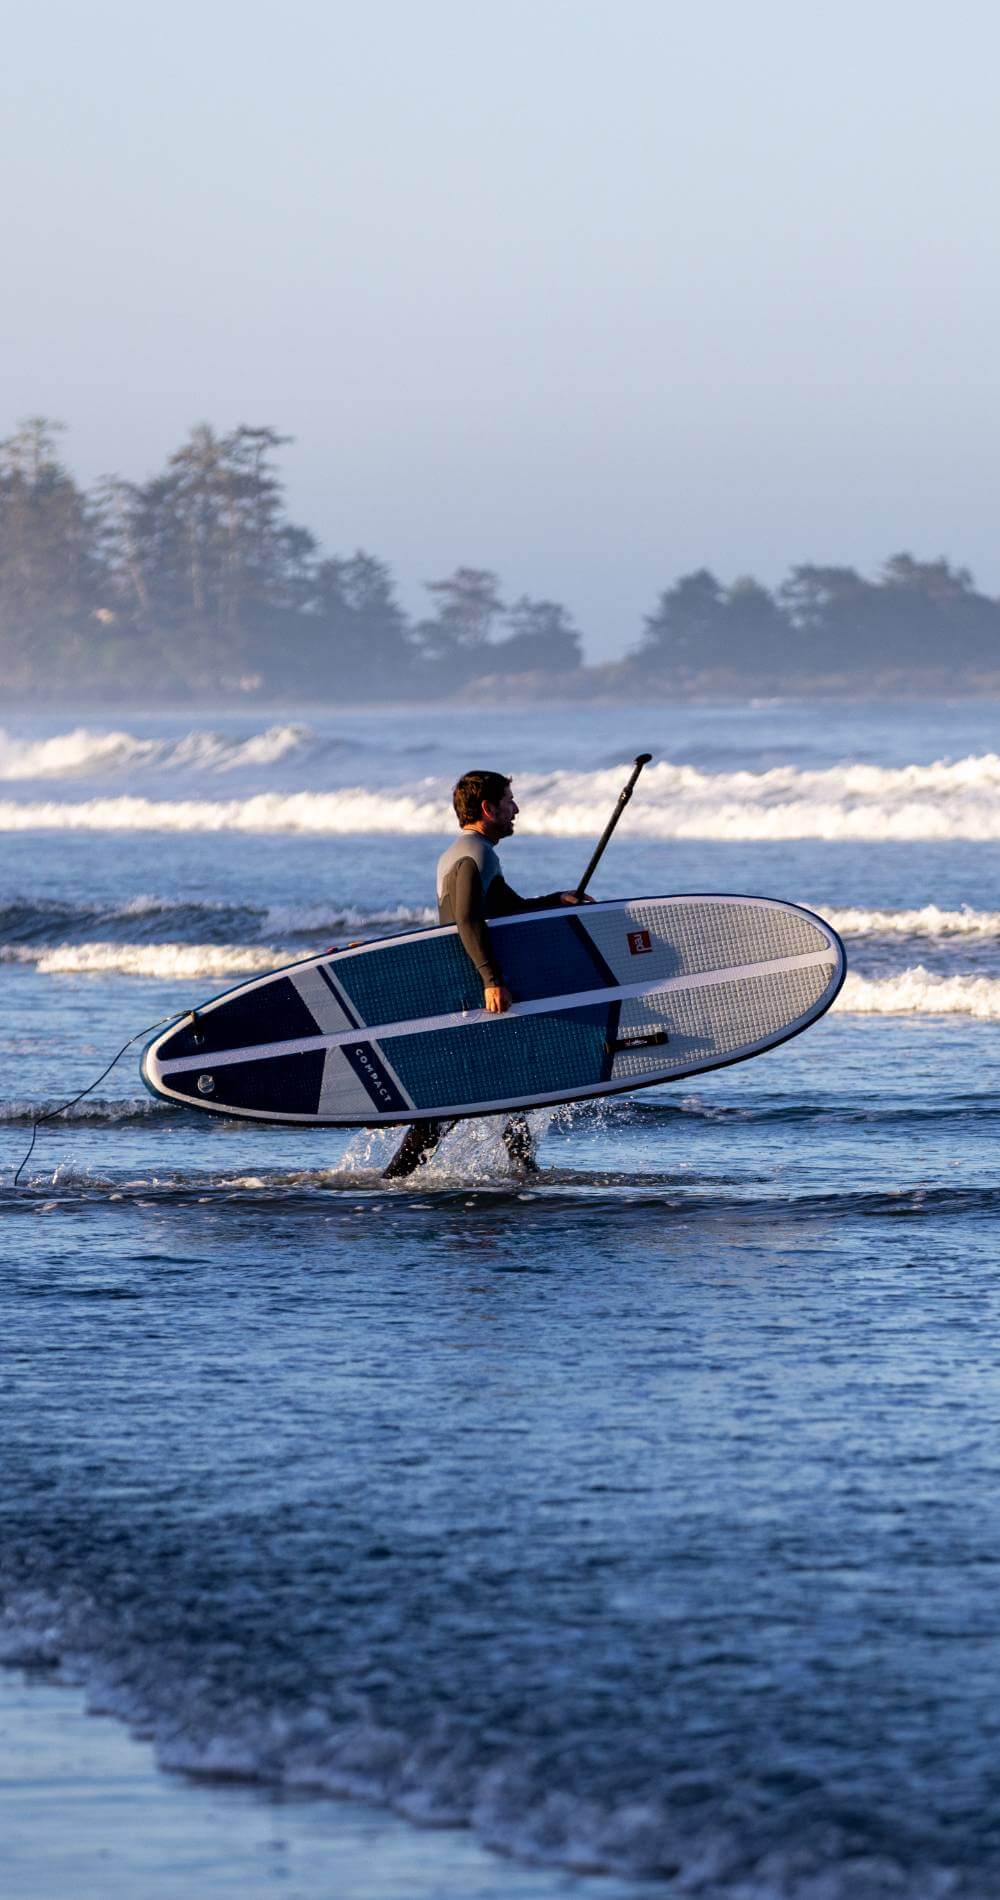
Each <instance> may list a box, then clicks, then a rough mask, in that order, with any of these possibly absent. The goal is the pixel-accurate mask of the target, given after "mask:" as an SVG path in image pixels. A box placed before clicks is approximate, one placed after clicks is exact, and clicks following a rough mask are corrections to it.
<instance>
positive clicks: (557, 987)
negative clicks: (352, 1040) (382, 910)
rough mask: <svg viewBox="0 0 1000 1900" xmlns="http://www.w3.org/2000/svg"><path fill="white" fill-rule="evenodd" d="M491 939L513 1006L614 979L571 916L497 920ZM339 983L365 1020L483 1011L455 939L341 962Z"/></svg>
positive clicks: (430, 941) (402, 1019)
mask: <svg viewBox="0 0 1000 1900" xmlns="http://www.w3.org/2000/svg"><path fill="white" fill-rule="evenodd" d="M490 936H491V938H492V940H493V947H494V949H495V951H496V954H497V959H498V961H499V964H500V968H501V970H502V972H503V975H504V979H505V981H506V983H507V987H508V988H509V989H510V990H511V991H512V993H513V996H514V1000H515V1002H518V1003H532V1002H535V1001H537V1000H538V999H539V998H540V997H544V996H565V995H567V994H568V993H572V991H574V990H599V989H603V988H605V987H607V986H609V985H611V984H613V983H614V977H613V976H612V974H611V972H610V970H609V969H608V967H607V965H606V964H605V962H604V960H603V958H602V957H601V955H600V953H599V951H597V950H596V949H595V947H594V945H593V944H592V943H591V942H590V939H589V937H587V935H586V932H585V930H584V929H583V928H582V927H581V925H580V923H579V920H578V919H576V918H574V917H572V916H565V917H540V918H539V919H538V920H537V921H536V922H532V923H531V924H530V926H529V925H525V924H518V923H513V922H511V921H510V920H509V919H504V918H496V919H494V920H493V921H492V922H491V924H490ZM336 975H337V982H338V983H339V984H340V987H341V989H342V990H343V992H344V994H345V996H347V997H348V998H349V999H350V1001H351V1003H352V1004H353V1005H354V1008H355V1009H356V1010H357V1012H358V1014H359V1015H360V1016H361V1019H362V1021H363V1022H365V1023H368V1024H371V1025H374V1024H377V1023H406V1022H416V1021H418V1020H419V1019H420V1018H421V1017H424V1016H450V1015H452V1014H454V1013H456V1012H458V1011H460V1010H470V1009H482V1006H483V991H482V985H481V983H480V981H479V976H478V974H477V972H476V970H475V969H474V967H473V965H472V963H471V962H470V960H469V958H468V957H467V956H466V954H465V951H464V950H463V949H462V945H461V943H460V942H459V939H458V937H457V936H448V937H427V938H425V939H424V940H423V941H422V942H419V943H414V942H413V941H412V939H409V940H404V941H401V942H400V943H399V945H398V946H393V947H391V948H389V949H386V950H380V951H379V952H378V954H377V955H370V954H366V955H363V956H356V957H344V958H342V959H339V960H338V962H337V965H336Z"/></svg>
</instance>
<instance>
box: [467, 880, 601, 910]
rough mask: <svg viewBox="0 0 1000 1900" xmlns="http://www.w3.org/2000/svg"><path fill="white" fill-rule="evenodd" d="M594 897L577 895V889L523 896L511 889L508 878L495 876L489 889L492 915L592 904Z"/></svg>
mask: <svg viewBox="0 0 1000 1900" xmlns="http://www.w3.org/2000/svg"><path fill="white" fill-rule="evenodd" d="M593 901H594V900H593V898H592V897H577V894H576V892H575V891H549V892H548V893H547V895H546V896H545V897H522V896H521V895H520V893H519V892H518V891H514V890H512V889H511V887H510V885H509V884H508V882H507V880H506V878H504V877H495V878H494V879H493V882H492V884H491V885H490V889H489V914H490V916H491V917H515V916H517V915H518V913H519V912H521V911H525V910H558V908H559V906H560V904H592V903H593Z"/></svg>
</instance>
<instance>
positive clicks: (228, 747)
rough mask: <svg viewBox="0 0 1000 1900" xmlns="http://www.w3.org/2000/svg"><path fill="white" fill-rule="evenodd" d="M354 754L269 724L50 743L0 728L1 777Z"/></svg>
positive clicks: (221, 767) (223, 767)
mask: <svg viewBox="0 0 1000 1900" xmlns="http://www.w3.org/2000/svg"><path fill="white" fill-rule="evenodd" d="M346 750H350V751H354V750H356V742H354V741H350V740H344V739H320V738H319V736H318V735H317V734H316V733H315V732H314V731H313V730H312V728H311V727H310V726H303V725H296V724H293V723H290V724H288V725H283V726H269V727H268V728H267V730H266V731H265V732H255V733H251V734H249V735H248V736H247V737H245V738H237V739H232V738H226V737H225V735H224V734H222V733H219V732H198V731H195V732H187V733H185V734H184V735H183V737H182V738H180V739H139V738H136V737H135V735H134V734H133V733H131V732H114V731H112V732H92V731H91V730H90V729H89V728H88V727H86V726H77V727H75V728H74V730H73V731H72V732H60V733H56V734H54V735H53V736H52V737H51V738H49V739H15V738H13V737H12V736H11V734H10V733H8V732H5V731H3V730H2V729H0V779H7V780H14V779H37V778H86V777H88V776H90V775H94V774H100V773H106V772H127V771H162V772H190V771H202V772H220V773H225V772H243V771H248V770H252V769H253V768H255V767H261V766H263V767H266V766H273V765H279V764H283V763H285V764H287V763H289V762H290V761H293V760H294V761H296V762H298V761H303V760H306V759H314V758H316V757H318V756H319V755H320V754H329V753H331V752H333V753H338V752H342V751H346Z"/></svg>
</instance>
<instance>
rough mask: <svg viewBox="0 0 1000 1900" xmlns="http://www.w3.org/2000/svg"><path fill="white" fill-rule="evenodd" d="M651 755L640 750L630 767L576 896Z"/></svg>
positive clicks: (599, 856)
mask: <svg viewBox="0 0 1000 1900" xmlns="http://www.w3.org/2000/svg"><path fill="white" fill-rule="evenodd" d="M652 756H653V754H652V753H651V752H640V754H639V756H638V758H637V759H636V762H635V764H634V766H633V767H632V773H631V777H630V778H629V782H628V784H627V785H623V786H622V789H621V791H620V792H619V794H618V803H617V805H616V806H615V808H614V811H613V812H612V814H611V816H610V818H609V819H608V822H607V824H606V825H605V827H604V830H603V831H602V832H601V835H600V837H599V838H598V840H597V844H596V845H595V847H594V855H593V857H592V858H591V860H590V863H589V864H588V866H587V869H586V870H585V871H584V874H583V876H582V878H581V879H580V882H579V884H578V885H577V887H576V894H577V897H582V896H583V893H584V891H585V890H586V888H587V885H588V884H589V883H590V880H591V878H592V877H593V875H594V872H595V871H596V869H597V867H598V865H599V864H600V862H601V859H602V857H603V856H604V853H605V851H606V849H607V845H608V840H609V838H610V837H611V833H612V832H613V830H614V828H615V826H616V824H617V823H618V820H619V818H620V817H621V815H622V812H623V811H624V810H625V807H626V805H627V804H628V801H629V799H630V798H631V796H632V792H633V790H634V788H635V781H636V779H637V778H638V776H639V773H640V772H641V771H642V768H643V766H644V765H648V764H649V761H650V759H651V758H652Z"/></svg>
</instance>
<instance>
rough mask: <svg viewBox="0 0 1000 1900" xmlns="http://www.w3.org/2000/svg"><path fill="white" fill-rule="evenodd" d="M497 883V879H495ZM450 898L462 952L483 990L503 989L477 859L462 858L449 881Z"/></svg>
mask: <svg viewBox="0 0 1000 1900" xmlns="http://www.w3.org/2000/svg"><path fill="white" fill-rule="evenodd" d="M494 882H496V879H494ZM448 897H449V900H450V904H451V913H452V916H453V918H454V920H455V925H456V928H457V930H458V934H459V938H460V939H461V944H462V948H463V950H464V951H465V954H466V956H467V957H469V959H470V960H471V962H473V963H474V964H475V966H476V969H477V970H478V971H479V975H480V978H481V980H482V985H483V989H484V990H488V989H501V988H503V977H502V975H501V973H500V965H499V964H498V962H497V959H496V954H495V952H494V949H493V943H492V940H491V938H490V932H489V926H488V924H487V922H486V907H485V904H484V901H483V880H482V878H481V877H480V875H479V866H478V864H477V863H476V860H475V858H473V857H468V858H459V859H458V862H457V863H456V864H455V865H454V866H453V868H452V870H451V872H450V874H449V877H448Z"/></svg>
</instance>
